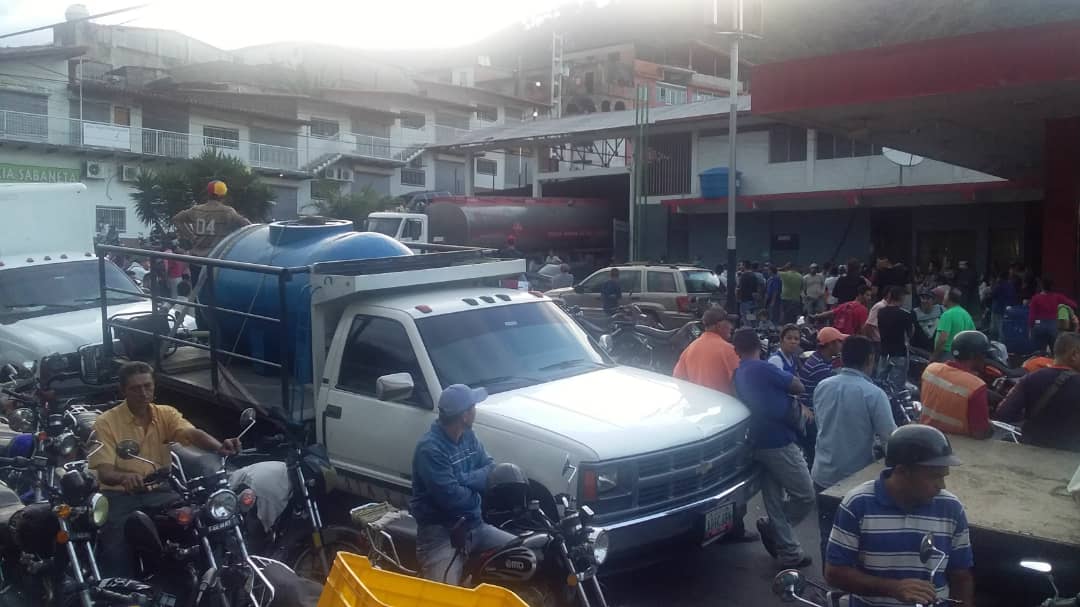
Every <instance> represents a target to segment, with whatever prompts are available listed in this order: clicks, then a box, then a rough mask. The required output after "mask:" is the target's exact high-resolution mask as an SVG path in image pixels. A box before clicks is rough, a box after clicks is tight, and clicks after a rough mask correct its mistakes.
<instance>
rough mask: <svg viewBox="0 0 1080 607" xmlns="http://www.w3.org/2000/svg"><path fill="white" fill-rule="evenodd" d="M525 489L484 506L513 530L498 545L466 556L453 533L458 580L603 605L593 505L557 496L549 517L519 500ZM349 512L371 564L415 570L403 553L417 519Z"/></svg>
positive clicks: (372, 508)
mask: <svg viewBox="0 0 1080 607" xmlns="http://www.w3.org/2000/svg"><path fill="white" fill-rule="evenodd" d="M525 495H526V493H525V489H524V488H523V490H522V492H521V500H520V503H519V504H517V505H515V506H514V507H513V508H512V509H509V510H502V511H499V512H493V511H491V510H487V511H485V519H486V520H488V521H489V522H492V523H493V524H494V523H496V522H498V523H499V524H498V526H499V527H500V528H501V529H503V530H504V531H508V532H510V533H513V534H515V535H516V536H517V537H515V538H514V539H513V540H511V541H510V542H509V543H507V544H506V545H505V546H502V547H500V548H496V549H493V550H489V551H486V552H484V553H482V554H479V555H474V556H471V557H470V556H468V555H465V554H463V552H464V543H465V542H464V536H465V535H466V534H465V533H452V536H454V537H455V539H454V547H455V548H456V549H458V550H459V551H460V553H461V558H464V559H466V560H465V565H464V573H463V579H462V584H463V585H464V586H476V585H478V584H482V583H488V584H495V585H498V586H504V587H506V588H509V589H510V590H513V591H514V592H515V593H516V594H517V595H518V596H520V597H522V598H523V599H524V600H525V602H526V603H528V604H529V605H532V606H534V607H539V606H545V607H546V606H549V605H567V604H574V603H576V604H578V605H580V606H581V607H590V606H591V605H598V606H600V607H606V605H607V602H606V600H605V598H604V592H603V589H602V588H601V587H600V583H599V581H598V580H597V570H598V568H599V567H600V565H602V564H603V563H604V560H605V559H606V558H607V551H608V538H607V534H606V533H605V532H603V531H598V530H594V529H592V528H590V527H589V521H590V520H591V519H592V517H593V512H592V510H591V509H590V508H589V507H588V506H582V507H580V508H577V507H575V505H574V502H573V500H572V499H571V498H570V497H569V496H566V495H562V496H559V497H557V498H556V510H557V513H553V514H555V515H556V516H557V519H553V518H551V517H550V516H549V514H548V513H546V512H544V510H543V509H542V508H541V507H540V502H539V501H537V500H529V501H526V498H525ZM488 501H489V500H485V503H487V502H488ZM350 515H351V516H352V520H353V522H354V523H356V524H357V525H359V526H360V528H361V530H362V531H363V533H364V536H365V544H366V546H367V553H366V554H367V556H368V558H369V559H370V560H371V561H372V563H373V564H374V565H376V566H379V567H386V568H389V569H393V570H396V571H398V572H400V573H405V574H408V575H418V573H417V568H416V567H415V565H413V563H412V561H411V560H406V559H403V558H402V554H407V555H410V556H411V555H413V554H415V545H416V522H415V521H414V520H413V519H412V517H411V516H409V515H408V513H406V512H404V511H401V510H398V509H396V508H394V507H393V506H390V505H389V504H387V503H371V504H367V505H364V506H360V507H358V508H353V509H352V510H351V511H350ZM406 550H407V552H406ZM409 565H413V566H412V567H410V566H409Z"/></svg>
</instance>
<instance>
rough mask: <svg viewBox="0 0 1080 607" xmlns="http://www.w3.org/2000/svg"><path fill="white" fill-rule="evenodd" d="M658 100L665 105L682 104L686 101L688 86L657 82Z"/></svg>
mask: <svg viewBox="0 0 1080 607" xmlns="http://www.w3.org/2000/svg"><path fill="white" fill-rule="evenodd" d="M656 100H657V101H658V102H660V103H663V104H664V105H682V104H684V103H686V87H682V86H674V85H671V84H657V85H656Z"/></svg>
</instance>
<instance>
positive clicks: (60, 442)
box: [56, 432, 79, 456]
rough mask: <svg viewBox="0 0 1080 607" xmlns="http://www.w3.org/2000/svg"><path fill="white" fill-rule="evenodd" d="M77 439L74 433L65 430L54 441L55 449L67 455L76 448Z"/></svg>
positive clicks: (77, 444)
mask: <svg viewBox="0 0 1080 607" xmlns="http://www.w3.org/2000/svg"><path fill="white" fill-rule="evenodd" d="M78 446H79V441H78V439H76V438H75V435H74V434H72V433H70V432H65V433H64V434H62V435H61V436H60V438H58V439H57V441H56V450H57V452H59V453H60V455H63V456H68V455H71V454H72V453H74V452H75V449H76V448H78Z"/></svg>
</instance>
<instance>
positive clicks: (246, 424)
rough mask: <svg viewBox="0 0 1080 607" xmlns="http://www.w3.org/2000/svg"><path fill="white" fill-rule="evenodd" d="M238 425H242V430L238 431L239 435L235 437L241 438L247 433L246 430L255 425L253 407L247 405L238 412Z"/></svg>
mask: <svg viewBox="0 0 1080 607" xmlns="http://www.w3.org/2000/svg"><path fill="white" fill-rule="evenodd" d="M240 425H241V426H243V428H244V429H243V430H241V431H240V435H239V436H238V437H237V438H242V437H243V436H244V435H245V434H247V431H248V430H251V427H252V426H254V425H255V409H254V408H252V407H248V408H247V409H244V410H243V411H242V412H241V413H240Z"/></svg>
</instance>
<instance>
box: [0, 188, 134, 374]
mask: <svg viewBox="0 0 1080 607" xmlns="http://www.w3.org/2000/svg"><path fill="white" fill-rule="evenodd" d="M0 213H2V214H3V217H4V219H3V221H0V358H2V360H0V364H2V363H14V364H16V365H20V364H21V365H32V364H33V363H36V362H39V361H40V360H41V359H42V358H43V357H45V356H48V355H51V354H61V355H75V354H76V352H77V350H78V348H79V347H81V346H83V345H86V344H96V343H100V342H101V336H102V332H101V311H100V308H99V302H100V296H101V291H100V289H99V267H98V259H97V257H96V256H95V255H94V254H93V253H92V251H93V250H94V242H93V239H94V232H95V229H94V228H95V226H94V207H93V204H92V202H91V201H90V200H89V199H88V198H87V197H86V186H85V185H83V184H81V183H65V184H0ZM105 280H106V283H107V285H108V286H109V287H111V288H114V289H119V290H126V291H129V292H138V290H139V289H138V287H136V286H135V284H134V283H133V282H132V281H131V279H130V278H128V276H127V275H125V274H124V272H122V271H121V270H120V269H119V268H117V267H116V266H115V265H113V264H112V263H106V264H105ZM108 304H109V305H108V312H109V313H110V314H129V313H138V312H146V311H149V309H150V305H149V302H145V301H142V300H141V299H139V298H138V297H133V296H129V295H123V294H119V293H116V292H110V293H109V296H108ZM65 358H68V357H65ZM72 360H75V359H72Z"/></svg>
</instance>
